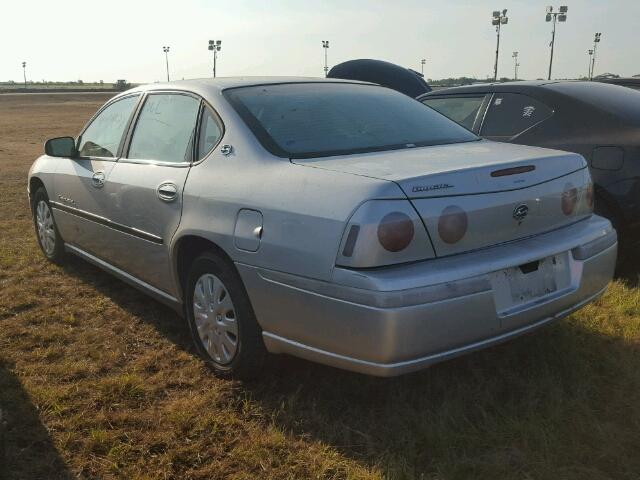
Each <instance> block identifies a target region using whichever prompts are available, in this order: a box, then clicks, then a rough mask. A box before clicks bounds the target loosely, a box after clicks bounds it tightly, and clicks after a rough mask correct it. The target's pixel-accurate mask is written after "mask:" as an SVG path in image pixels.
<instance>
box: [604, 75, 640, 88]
mask: <svg viewBox="0 0 640 480" xmlns="http://www.w3.org/2000/svg"><path fill="white" fill-rule="evenodd" d="M594 80H596V81H597V82H602V83H610V84H612V85H621V86H623V87H629V88H633V89H635V90H640V77H631V78H595V79H594Z"/></svg>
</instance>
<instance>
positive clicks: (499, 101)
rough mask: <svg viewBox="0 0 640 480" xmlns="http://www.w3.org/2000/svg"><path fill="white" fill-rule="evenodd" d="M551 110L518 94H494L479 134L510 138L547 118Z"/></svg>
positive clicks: (551, 112)
mask: <svg viewBox="0 0 640 480" xmlns="http://www.w3.org/2000/svg"><path fill="white" fill-rule="evenodd" d="M552 114H553V110H551V109H550V108H549V107H547V106H546V105H545V104H544V103H542V102H539V101H538V100H535V99H533V98H531V97H529V96H527V95H521V94H518V93H496V94H495V95H494V96H493V98H492V99H491V103H490V104H489V109H488V110H487V115H486V117H485V120H484V123H483V124H482V130H481V132H480V134H481V135H482V136H483V137H498V138H510V137H513V136H515V135H518V134H520V133H522V132H524V131H525V130H526V129H528V128H531V127H533V126H534V125H536V124H537V123H540V122H541V121H543V120H545V119H547V118H549V117H550V116H551V115H552Z"/></svg>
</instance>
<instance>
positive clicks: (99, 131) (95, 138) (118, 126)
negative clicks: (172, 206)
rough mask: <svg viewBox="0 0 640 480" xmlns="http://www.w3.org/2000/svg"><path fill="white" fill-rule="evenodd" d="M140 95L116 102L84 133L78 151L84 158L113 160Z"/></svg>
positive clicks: (100, 114)
mask: <svg viewBox="0 0 640 480" xmlns="http://www.w3.org/2000/svg"><path fill="white" fill-rule="evenodd" d="M138 98H139V95H132V96H130V97H125V98H123V99H121V100H116V101H115V102H113V103H112V104H111V105H108V106H107V107H105V108H104V109H103V110H102V111H101V112H100V113H99V114H98V116H97V117H96V118H94V119H93V121H92V122H91V124H90V125H89V126H88V127H87V128H86V130H85V131H84V132H83V133H82V136H81V138H80V145H79V147H78V151H79V153H80V156H82V157H105V158H113V157H115V156H116V155H117V154H118V147H119V146H120V141H121V140H122V135H123V133H124V130H125V128H127V124H128V123H129V119H130V118H131V114H132V113H133V109H134V107H135V106H136V104H137V102H138Z"/></svg>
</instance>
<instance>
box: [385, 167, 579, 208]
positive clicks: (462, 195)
mask: <svg viewBox="0 0 640 480" xmlns="http://www.w3.org/2000/svg"><path fill="white" fill-rule="evenodd" d="M588 168H589V167H588V166H587V164H586V163H585V164H584V165H583V166H582V167H580V168H576V169H575V170H571V171H570V172H566V173H563V174H562V175H558V176H557V177H551V178H547V179H545V180H543V181H542V182H538V183H532V184H530V185H525V186H523V187H517V188H508V189H503V190H487V191H484V190H483V191H478V192H466V193H451V194H449V195H424V196H414V195H410V196H409V195H407V197H408V198H409V200H420V199H426V198H444V197H467V196H470V195H485V194H492V193H503V192H514V191H516V190H524V189H526V188H531V187H535V186H537V185H542V184H545V183H547V182H552V181H553V180H557V179H558V178H562V177H566V176H569V175H573V174H574V173H576V172H581V171H583V170H587V169H588ZM396 183H398V182H397V181H396ZM398 186H399V187H400V188H402V186H401V185H400V184H399V183H398ZM403 191H404V189H403ZM412 193H415V192H412ZM405 194H406V192H405Z"/></svg>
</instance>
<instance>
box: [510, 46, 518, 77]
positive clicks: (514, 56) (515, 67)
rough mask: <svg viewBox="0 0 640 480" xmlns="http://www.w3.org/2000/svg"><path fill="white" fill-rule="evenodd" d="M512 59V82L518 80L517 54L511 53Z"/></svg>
mask: <svg viewBox="0 0 640 480" xmlns="http://www.w3.org/2000/svg"><path fill="white" fill-rule="evenodd" d="M511 56H512V57H513V68H514V71H513V79H514V80H518V67H519V66H520V64H519V63H518V52H513V55H511Z"/></svg>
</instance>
